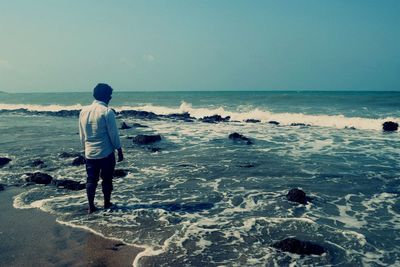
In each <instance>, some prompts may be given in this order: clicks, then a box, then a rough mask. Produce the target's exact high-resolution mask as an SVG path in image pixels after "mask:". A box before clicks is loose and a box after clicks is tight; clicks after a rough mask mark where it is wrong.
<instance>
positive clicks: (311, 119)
mask: <svg viewBox="0 0 400 267" xmlns="http://www.w3.org/2000/svg"><path fill="white" fill-rule="evenodd" d="M82 107H83V106H82V105H80V104H76V105H65V106H63V105H29V104H0V112H1V111H3V112H4V111H19V112H27V113H35V114H36V113H45V114H49V113H57V114H58V115H60V114H61V115H63V114H66V115H68V114H77V113H76V112H79V110H81V109H82ZM113 108H114V109H115V110H116V111H117V112H126V111H142V112H149V113H154V114H155V115H158V116H168V115H171V114H185V113H186V114H189V115H190V117H192V118H194V119H203V118H204V117H209V116H214V115H219V116H221V117H230V121H236V122H244V121H246V120H258V121H260V122H261V123H268V122H270V121H276V122H279V124H280V125H282V126H285V125H292V124H304V125H310V126H320V127H331V128H338V129H343V128H356V129H362V130H381V129H382V124H383V123H384V122H385V121H395V122H399V121H400V118H395V117H386V118H378V119H373V118H363V117H346V116H344V115H329V114H316V115H311V114H304V113H289V112H284V113H274V112H270V111H268V110H262V109H259V108H254V109H251V110H248V111H228V110H225V109H224V108H223V107H217V108H197V107H196V108H195V107H192V105H191V104H190V103H186V102H182V103H181V105H180V106H179V107H177V108H173V107H165V106H154V105H151V104H147V105H140V106H115V107H113ZM63 111H67V112H66V113H62V112H63ZM60 112H61V113H60ZM68 112H71V113H68ZM74 112H75V113H74Z"/></svg>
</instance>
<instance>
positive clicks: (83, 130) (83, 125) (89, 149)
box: [79, 100, 120, 159]
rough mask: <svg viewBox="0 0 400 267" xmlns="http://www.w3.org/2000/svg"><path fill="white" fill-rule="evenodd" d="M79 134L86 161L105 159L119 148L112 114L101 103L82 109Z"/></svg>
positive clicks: (94, 103) (96, 101)
mask: <svg viewBox="0 0 400 267" xmlns="http://www.w3.org/2000/svg"><path fill="white" fill-rule="evenodd" d="M79 133H80V137H81V142H82V145H83V146H84V148H85V157H86V158H88V159H100V158H104V157H107V156H108V155H109V154H111V153H113V152H114V150H115V149H118V148H120V141H119V136H118V129H117V126H116V121H115V115H114V112H113V111H112V110H111V109H110V108H108V107H107V105H106V104H105V103H103V102H101V101H98V100H95V101H93V103H92V104H91V105H89V106H86V107H84V108H83V109H82V111H81V113H80V115H79Z"/></svg>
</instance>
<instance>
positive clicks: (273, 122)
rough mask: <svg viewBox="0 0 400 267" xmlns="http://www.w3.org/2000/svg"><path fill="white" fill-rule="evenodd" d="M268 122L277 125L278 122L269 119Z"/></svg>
mask: <svg viewBox="0 0 400 267" xmlns="http://www.w3.org/2000/svg"><path fill="white" fill-rule="evenodd" d="M268 123H269V124H274V125H279V122H277V121H269V122H268Z"/></svg>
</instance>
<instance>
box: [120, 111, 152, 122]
mask: <svg viewBox="0 0 400 267" xmlns="http://www.w3.org/2000/svg"><path fill="white" fill-rule="evenodd" d="M119 114H121V115H123V116H127V117H135V118H139V119H149V120H154V119H158V115H157V114H155V113H153V112H147V111H138V110H123V111H121V112H120V113H119Z"/></svg>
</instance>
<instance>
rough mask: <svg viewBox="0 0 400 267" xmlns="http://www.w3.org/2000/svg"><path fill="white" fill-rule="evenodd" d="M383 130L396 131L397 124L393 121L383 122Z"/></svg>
mask: <svg viewBox="0 0 400 267" xmlns="http://www.w3.org/2000/svg"><path fill="white" fill-rule="evenodd" d="M382 126H383V130H384V131H385V132H393V131H397V129H398V128H399V124H398V123H396V122H393V121H387V122H385V123H383V125H382Z"/></svg>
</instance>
